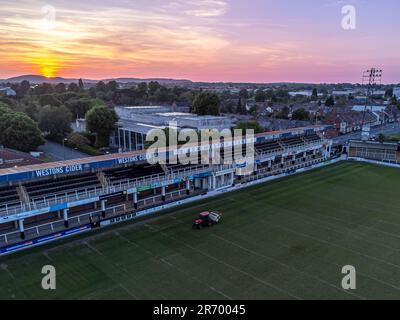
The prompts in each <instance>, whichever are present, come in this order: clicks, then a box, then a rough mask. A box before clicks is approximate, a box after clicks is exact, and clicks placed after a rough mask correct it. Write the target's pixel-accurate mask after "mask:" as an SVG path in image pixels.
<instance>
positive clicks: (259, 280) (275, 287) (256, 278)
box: [160, 232, 302, 300]
mask: <svg viewBox="0 0 400 320" xmlns="http://www.w3.org/2000/svg"><path fill="white" fill-rule="evenodd" d="M160 233H161V234H162V235H164V236H165V237H168V238H172V239H174V240H177V239H176V238H174V237H171V236H168V235H166V234H165V233H164V232H160ZM184 245H185V247H188V248H190V249H192V250H194V251H196V252H198V253H200V254H202V255H203V256H206V257H208V258H210V259H212V260H214V261H216V262H218V263H220V264H222V265H224V266H227V267H229V268H231V269H232V270H235V271H237V272H239V273H242V274H244V275H246V276H248V277H250V278H252V279H254V280H256V281H258V282H259V283H261V284H263V285H265V286H267V287H270V288H273V289H275V290H277V291H279V292H281V293H284V294H286V295H288V296H290V297H292V298H294V299H296V300H302V299H301V298H300V297H298V296H296V295H293V294H292V293H290V292H289V291H286V290H284V289H281V288H279V287H277V286H275V285H273V284H272V283H269V282H267V281H265V280H263V279H260V278H258V277H256V276H254V275H252V274H251V273H249V272H247V271H244V270H242V269H240V268H238V267H235V266H233V265H231V264H229V263H227V262H225V261H222V260H220V259H218V258H216V257H214V256H212V255H210V254H208V253H206V252H204V251H202V250H199V249H197V248H195V247H193V246H191V245H188V244H184Z"/></svg>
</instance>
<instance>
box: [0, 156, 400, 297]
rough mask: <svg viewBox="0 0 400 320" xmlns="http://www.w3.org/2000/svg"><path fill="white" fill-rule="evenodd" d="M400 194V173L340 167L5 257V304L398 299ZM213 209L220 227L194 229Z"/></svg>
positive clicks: (1, 285) (0, 291) (1, 292)
mask: <svg viewBox="0 0 400 320" xmlns="http://www.w3.org/2000/svg"><path fill="white" fill-rule="evenodd" d="M399 194H400V170H397V169H393V168H387V167H379V166H374V165H368V164H361V163H349V162H341V163H339V164H336V165H331V166H328V167H325V168H322V169H318V170H314V171H310V172H306V173H303V174H299V175H295V176H292V177H288V178H285V179H281V180H276V181H273V182H269V183H266V184H262V185H257V186H253V187H251V188H248V189H244V190H240V191H237V192H233V193H226V194H224V195H222V196H219V197H216V198H212V199H208V200H206V201H202V202H198V203H195V204H191V205H188V206H185V207H181V208H177V209H174V210H171V211H170V212H171V214H168V215H164V216H162V217H160V218H159V219H152V220H149V221H146V222H144V223H139V224H133V223H130V224H125V225H120V226H117V227H112V228H109V229H105V230H102V231H99V232H97V233H90V234H87V235H85V236H81V237H78V238H71V239H69V240H68V241H64V242H62V243H59V242H58V243H53V244H50V245H48V246H46V247H38V248H35V249H33V250H31V251H26V252H22V253H18V254H15V255H10V256H6V257H3V258H1V259H0V298H1V299H26V298H33V299H375V298H376V299H383V298H388V299H398V298H400V197H399ZM212 209H214V210H218V211H220V212H221V213H223V221H222V223H221V224H220V225H217V226H214V227H212V228H210V229H205V230H202V231H194V230H192V229H191V225H192V222H193V220H194V219H195V218H196V217H197V215H198V213H200V212H201V211H204V210H212ZM48 264H50V265H53V266H55V267H56V270H57V289H56V290H54V291H45V290H43V289H42V288H41V279H42V276H43V275H42V274H41V268H42V266H43V265H48ZM345 265H353V266H354V267H355V268H356V271H357V282H356V285H357V289H356V290H351V291H345V290H343V289H342V287H341V281H342V278H343V276H344V275H342V274H341V270H342V267H343V266H345Z"/></svg>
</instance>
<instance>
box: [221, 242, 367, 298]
mask: <svg viewBox="0 0 400 320" xmlns="http://www.w3.org/2000/svg"><path fill="white" fill-rule="evenodd" d="M213 236H214V237H216V238H218V239H220V240H222V241H225V242H226V243H229V244H231V245H233V246H236V247H238V248H240V249H242V250H244V251H247V252H249V253H251V254H253V255H256V256H259V257H262V258H265V259H268V260H270V261H273V262H275V263H277V264H279V265H281V266H283V267H285V268H287V269H291V270H294V271H296V272H298V273H300V274H303V275H306V276H307V277H310V278H312V279H315V280H317V281H320V282H321V283H323V284H326V285H328V286H330V287H333V288H335V289H338V290H340V291H343V292H344V293H347V294H350V295H353V296H356V297H357V298H359V299H365V298H364V297H362V296H359V295H357V294H355V293H352V292H349V291H346V290H344V289H343V288H340V287H338V286H335V285H334V284H332V283H330V282H329V281H326V280H323V279H321V278H319V277H317V276H314V275H311V274H309V273H307V272H305V271H302V270H299V269H297V268H295V267H292V266H290V265H288V264H286V263H283V262H281V261H279V260H277V259H275V258H272V257H269V256H266V255H264V254H261V253H258V252H256V251H253V250H251V249H248V248H246V247H243V246H241V245H239V244H237V243H235V242H233V241H230V240H227V239H225V238H223V237H221V236H217V235H213Z"/></svg>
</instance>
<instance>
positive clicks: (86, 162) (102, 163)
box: [0, 125, 327, 183]
mask: <svg viewBox="0 0 400 320" xmlns="http://www.w3.org/2000/svg"><path fill="white" fill-rule="evenodd" d="M325 129H327V126H319V125H315V126H308V127H302V128H295V129H287V130H281V131H272V132H264V133H260V134H256V135H255V138H256V139H257V140H259V141H266V140H273V139H279V138H285V137H287V136H289V135H298V134H303V133H307V132H310V131H313V132H320V131H323V130H325ZM186 146H187V145H186ZM146 159H147V158H146V150H139V151H133V152H127V153H118V154H108V155H103V156H96V157H88V158H82V159H75V160H65V161H57V162H50V163H42V164H35V165H28V166H21V167H13V168H7V169H1V170H0V183H8V182H12V181H18V180H26V179H35V178H45V177H51V176H54V175H61V174H73V173H75V174H77V173H80V172H82V171H87V170H98V169H102V168H109V167H114V166H122V165H125V164H129V163H131V164H132V163H136V162H143V161H145V160H146Z"/></svg>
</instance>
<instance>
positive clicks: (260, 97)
mask: <svg viewBox="0 0 400 320" xmlns="http://www.w3.org/2000/svg"><path fill="white" fill-rule="evenodd" d="M266 99H267V95H266V94H265V92H264V90H262V89H258V90H257V91H256V94H255V96H254V100H255V101H256V102H265V100H266Z"/></svg>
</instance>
